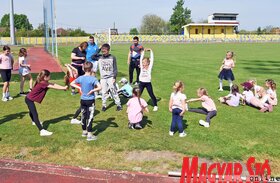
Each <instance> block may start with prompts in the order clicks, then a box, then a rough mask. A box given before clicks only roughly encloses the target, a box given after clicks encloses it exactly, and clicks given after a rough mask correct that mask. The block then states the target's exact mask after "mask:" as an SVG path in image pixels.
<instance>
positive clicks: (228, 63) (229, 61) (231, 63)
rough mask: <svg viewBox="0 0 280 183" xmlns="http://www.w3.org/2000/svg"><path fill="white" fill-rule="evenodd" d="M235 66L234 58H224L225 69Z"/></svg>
mask: <svg viewBox="0 0 280 183" xmlns="http://www.w3.org/2000/svg"><path fill="white" fill-rule="evenodd" d="M233 67H234V61H233V60H232V59H226V58H225V59H224V67H223V68H224V69H231V68H233Z"/></svg>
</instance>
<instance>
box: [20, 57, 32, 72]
mask: <svg viewBox="0 0 280 183" xmlns="http://www.w3.org/2000/svg"><path fill="white" fill-rule="evenodd" d="M18 62H19V63H21V64H24V65H26V64H27V61H26V59H25V58H24V57H18ZM29 72H30V69H29V68H28V67H26V66H21V65H20V64H19V74H21V75H23V76H25V75H27V74H29Z"/></svg>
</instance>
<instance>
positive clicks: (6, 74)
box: [0, 69, 12, 82]
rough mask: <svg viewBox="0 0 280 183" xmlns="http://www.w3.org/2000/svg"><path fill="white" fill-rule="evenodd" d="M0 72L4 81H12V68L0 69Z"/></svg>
mask: <svg viewBox="0 0 280 183" xmlns="http://www.w3.org/2000/svg"><path fill="white" fill-rule="evenodd" d="M0 74H1V78H2V80H3V82H10V80H11V76H12V69H0Z"/></svg>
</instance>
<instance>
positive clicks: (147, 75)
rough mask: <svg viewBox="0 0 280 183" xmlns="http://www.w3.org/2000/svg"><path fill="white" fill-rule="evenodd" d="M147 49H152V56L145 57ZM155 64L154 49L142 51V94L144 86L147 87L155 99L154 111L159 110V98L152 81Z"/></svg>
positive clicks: (140, 77) (153, 99)
mask: <svg viewBox="0 0 280 183" xmlns="http://www.w3.org/2000/svg"><path fill="white" fill-rule="evenodd" d="M145 51H150V58H147V57H144V56H145ZM153 64H154V53H153V51H152V49H150V48H145V49H144V51H143V52H142V53H141V58H140V75H139V81H140V83H139V89H140V93H141V95H142V93H143V90H144V88H147V91H148V93H149V95H150V97H151V99H152V101H153V105H154V109H153V111H157V110H158V106H157V99H156V97H155V94H154V92H153V86H152V83H151V80H152V68H153Z"/></svg>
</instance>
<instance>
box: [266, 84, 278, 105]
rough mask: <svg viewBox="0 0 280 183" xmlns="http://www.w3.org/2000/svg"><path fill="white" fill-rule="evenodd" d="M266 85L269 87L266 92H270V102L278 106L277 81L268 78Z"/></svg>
mask: <svg viewBox="0 0 280 183" xmlns="http://www.w3.org/2000/svg"><path fill="white" fill-rule="evenodd" d="M265 85H266V87H267V88H268V89H267V90H266V92H267V93H268V94H269V103H270V104H272V105H273V106H276V105H277V103H278V100H277V94H276V83H275V82H274V80H272V79H267V80H266V81H265Z"/></svg>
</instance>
